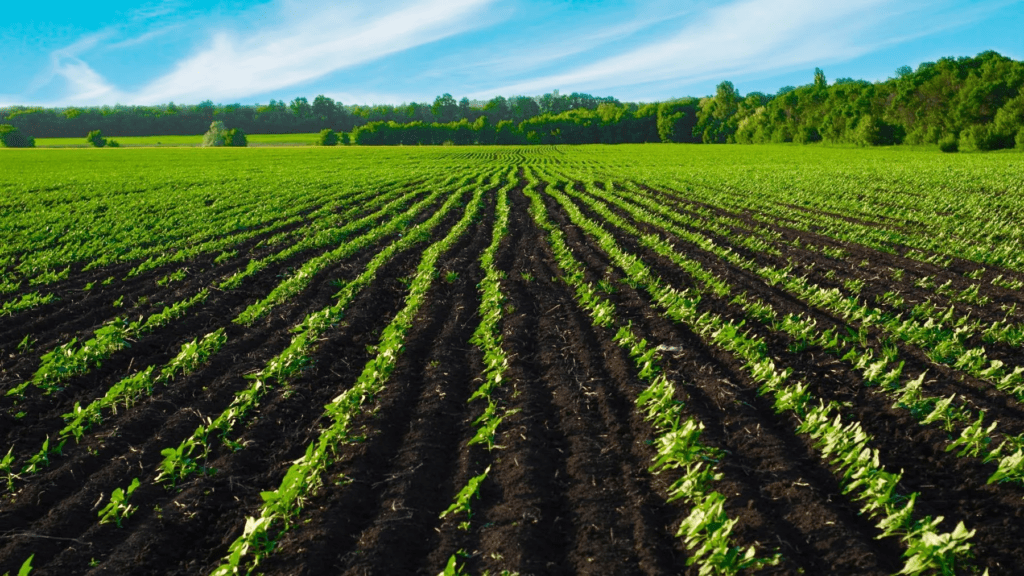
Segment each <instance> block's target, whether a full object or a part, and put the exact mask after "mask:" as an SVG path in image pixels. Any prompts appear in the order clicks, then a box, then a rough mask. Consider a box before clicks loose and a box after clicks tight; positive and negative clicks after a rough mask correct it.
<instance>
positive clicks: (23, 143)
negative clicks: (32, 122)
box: [0, 124, 36, 148]
mask: <svg viewBox="0 0 1024 576" xmlns="http://www.w3.org/2000/svg"><path fill="white" fill-rule="evenodd" d="M35 145H36V140H35V138H33V137H31V136H26V135H24V134H22V133H21V130H19V129H17V128H15V127H14V126H11V125H10V124H0V146H4V147H6V148H35Z"/></svg>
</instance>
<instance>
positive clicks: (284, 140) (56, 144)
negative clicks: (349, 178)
mask: <svg viewBox="0 0 1024 576" xmlns="http://www.w3.org/2000/svg"><path fill="white" fill-rule="evenodd" d="M316 137H317V134H250V135H248V136H247V138H248V139H249V145H250V146H309V145H312V144H313V142H314V141H315V140H316ZM107 138H108V139H110V140H116V141H117V143H118V144H120V145H121V146H129V147H132V146H146V147H178V146H199V145H200V144H202V143H203V135H202V134H199V135H196V136H108V137H107ZM36 146H37V147H39V148H91V147H92V145H91V144H89V143H88V142H86V141H85V137H84V136H83V137H82V138H36Z"/></svg>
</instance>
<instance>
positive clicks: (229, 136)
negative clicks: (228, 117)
mask: <svg viewBox="0 0 1024 576" xmlns="http://www.w3.org/2000/svg"><path fill="white" fill-rule="evenodd" d="M224 145H225V146H236V147H242V148H244V147H246V146H248V145H249V139H248V138H246V137H245V132H242V131H241V130H239V129H238V128H232V129H230V130H228V131H227V132H225V133H224Z"/></svg>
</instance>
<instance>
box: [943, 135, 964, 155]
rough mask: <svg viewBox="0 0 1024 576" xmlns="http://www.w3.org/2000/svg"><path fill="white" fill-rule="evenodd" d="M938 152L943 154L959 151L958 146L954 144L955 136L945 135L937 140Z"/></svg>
mask: <svg viewBox="0 0 1024 576" xmlns="http://www.w3.org/2000/svg"><path fill="white" fill-rule="evenodd" d="M939 150H942V151H943V152H956V151H958V150H960V146H959V145H958V144H957V142H956V136H953V135H952V134H946V135H945V136H943V137H942V138H940V139H939Z"/></svg>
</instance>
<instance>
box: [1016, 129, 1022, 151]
mask: <svg viewBox="0 0 1024 576" xmlns="http://www.w3.org/2000/svg"><path fill="white" fill-rule="evenodd" d="M1014 140H1016V142H1017V150H1024V128H1021V129H1020V130H1018V131H1017V137H1016V138H1015V139H1014Z"/></svg>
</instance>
